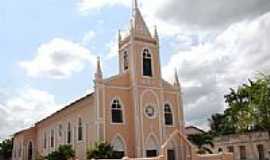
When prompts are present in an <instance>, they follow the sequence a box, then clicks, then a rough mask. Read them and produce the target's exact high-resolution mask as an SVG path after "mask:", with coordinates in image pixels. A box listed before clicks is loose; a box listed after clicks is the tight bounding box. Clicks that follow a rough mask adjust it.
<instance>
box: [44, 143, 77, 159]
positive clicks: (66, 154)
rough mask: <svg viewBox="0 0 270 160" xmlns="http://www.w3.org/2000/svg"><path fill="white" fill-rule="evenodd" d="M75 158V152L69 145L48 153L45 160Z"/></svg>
mask: <svg viewBox="0 0 270 160" xmlns="http://www.w3.org/2000/svg"><path fill="white" fill-rule="evenodd" d="M74 157H75V151H74V150H73V149H72V146H71V145H61V146H59V148H58V149H57V150H56V151H54V152H52V153H50V154H49V155H48V156H47V157H46V159H47V160H69V159H71V158H74Z"/></svg>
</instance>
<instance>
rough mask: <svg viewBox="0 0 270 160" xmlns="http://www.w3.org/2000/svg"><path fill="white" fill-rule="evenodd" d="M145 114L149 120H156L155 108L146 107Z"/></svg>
mask: <svg viewBox="0 0 270 160" xmlns="http://www.w3.org/2000/svg"><path fill="white" fill-rule="evenodd" d="M144 113H145V115H146V116H147V117H148V118H155V108H154V107H153V106H150V105H149V106H146V107H145V110H144Z"/></svg>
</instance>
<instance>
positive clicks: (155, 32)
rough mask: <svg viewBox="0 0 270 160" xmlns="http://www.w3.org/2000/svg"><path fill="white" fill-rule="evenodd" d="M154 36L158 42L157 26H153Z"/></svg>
mask: <svg viewBox="0 0 270 160" xmlns="http://www.w3.org/2000/svg"><path fill="white" fill-rule="evenodd" d="M154 38H155V39H156V41H157V43H159V35H158V30H157V26H155V31H154Z"/></svg>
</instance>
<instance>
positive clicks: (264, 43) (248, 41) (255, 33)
mask: <svg viewBox="0 0 270 160" xmlns="http://www.w3.org/2000/svg"><path fill="white" fill-rule="evenodd" d="M181 40H182V39H181ZM269 41H270V12H269V13H268V14H265V15H263V16H260V17H258V18H256V19H254V20H251V21H242V22H239V23H235V24H232V25H231V26H230V27H228V28H227V29H226V30H225V31H224V32H222V33H220V34H218V35H217V36H216V37H215V38H213V39H212V40H209V41H206V42H204V43H200V44H198V45H196V46H193V47H191V48H190V49H189V50H181V48H180V49H179V50H178V53H177V54H174V55H173V56H172V57H171V59H170V61H169V63H168V65H167V66H165V67H164V68H163V75H164V77H166V78H167V79H168V80H171V78H172V75H173V71H174V68H178V69H179V70H180V73H181V78H180V79H181V81H182V84H183V93H184V104H185V105H184V106H185V113H186V114H185V115H186V119H187V120H188V121H189V122H191V123H192V122H194V123H196V124H198V122H200V123H201V124H202V125H204V124H205V122H206V120H207V118H208V117H209V116H210V115H211V114H212V113H215V112H220V111H222V110H223V109H224V108H223V107H224V100H223V96H224V94H226V93H228V91H229V88H231V87H233V88H236V87H237V86H238V85H240V84H242V83H243V82H245V81H246V80H247V79H248V78H253V77H254V76H255V75H256V73H257V72H265V73H269V72H270V70H269V68H270V54H269V53H270V46H269Z"/></svg>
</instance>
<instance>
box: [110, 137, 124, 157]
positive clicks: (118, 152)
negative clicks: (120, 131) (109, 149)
mask: <svg viewBox="0 0 270 160" xmlns="http://www.w3.org/2000/svg"><path fill="white" fill-rule="evenodd" d="M112 146H113V158H115V159H122V158H123V157H124V156H125V144H124V141H123V140H122V138H120V137H119V136H117V137H116V138H114V140H113V143H112Z"/></svg>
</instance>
